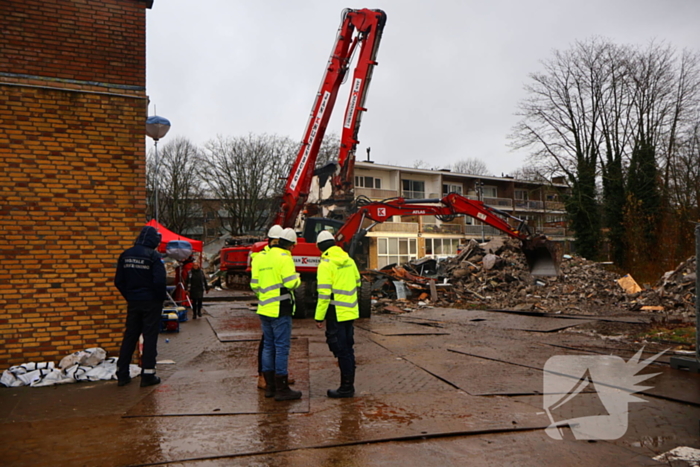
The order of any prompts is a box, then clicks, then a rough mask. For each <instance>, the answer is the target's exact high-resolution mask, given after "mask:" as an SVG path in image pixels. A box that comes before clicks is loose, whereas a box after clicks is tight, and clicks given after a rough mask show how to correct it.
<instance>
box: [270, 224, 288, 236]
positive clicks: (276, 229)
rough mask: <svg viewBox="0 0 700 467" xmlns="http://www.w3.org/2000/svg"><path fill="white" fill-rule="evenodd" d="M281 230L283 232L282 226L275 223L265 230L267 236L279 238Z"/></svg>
mask: <svg viewBox="0 0 700 467" xmlns="http://www.w3.org/2000/svg"><path fill="white" fill-rule="evenodd" d="M282 232H284V229H283V228H282V226H281V225H277V224H275V225H273V226H272V227H270V230H268V231H267V238H280V236H282Z"/></svg>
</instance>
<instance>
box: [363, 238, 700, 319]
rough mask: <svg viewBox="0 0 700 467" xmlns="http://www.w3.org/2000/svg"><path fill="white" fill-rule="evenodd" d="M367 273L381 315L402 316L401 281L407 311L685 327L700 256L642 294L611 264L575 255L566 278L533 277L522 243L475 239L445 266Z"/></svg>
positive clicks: (418, 264)
mask: <svg viewBox="0 0 700 467" xmlns="http://www.w3.org/2000/svg"><path fill="white" fill-rule="evenodd" d="M365 275H366V277H367V278H368V279H370V280H371V281H372V282H373V287H372V288H373V295H374V296H375V298H377V305H376V310H377V312H382V311H385V312H393V313H396V312H397V310H395V309H394V308H396V299H397V294H396V286H395V285H394V282H401V283H403V284H404V285H403V287H404V288H405V289H406V290H408V295H407V297H406V299H407V300H401V301H400V302H401V306H399V309H400V310H401V312H404V311H406V310H407V308H408V309H410V308H413V309H415V308H417V307H419V305H418V303H419V302H421V305H425V306H428V305H429V306H437V307H463V308H473V307H481V308H488V309H512V310H520V311H536V312H546V313H563V314H579V315H588V314H600V313H601V312H603V313H614V312H616V311H640V312H647V313H661V314H663V316H664V318H673V319H680V320H683V321H684V320H686V319H689V318H691V317H693V316H695V304H694V293H695V258H694V257H691V258H689V259H688V260H687V261H685V262H683V263H682V264H681V265H679V266H678V267H677V268H676V269H675V270H674V271H669V272H668V273H666V274H664V276H663V278H662V279H661V280H660V281H659V282H658V283H657V284H656V286H655V287H653V288H652V287H646V288H643V287H641V286H639V285H638V284H637V283H636V282H635V281H634V279H633V278H632V276H631V275H626V276H624V277H620V275H619V274H617V273H615V272H612V271H610V270H608V269H606V265H603V264H600V263H596V262H593V261H588V260H586V259H583V258H579V257H572V256H569V255H565V256H564V258H563V259H562V263H561V275H560V276H557V277H537V278H535V277H533V276H532V275H531V274H530V272H529V269H528V266H527V263H526V260H525V256H524V255H523V253H522V251H521V249H520V242H518V241H517V240H515V239H499V241H498V243H495V242H494V241H491V242H489V243H487V244H483V245H479V244H478V243H477V242H476V241H474V240H472V241H471V242H470V243H469V244H467V245H466V246H465V248H464V249H463V250H462V251H461V252H460V253H459V254H458V255H456V256H454V257H450V258H447V259H445V260H442V261H436V260H432V259H430V260H429V259H426V258H422V259H421V260H418V261H414V262H410V263H406V264H402V265H390V266H388V267H386V268H384V269H382V270H375V271H369V272H366V273H365ZM431 281H433V282H434V291H433V293H434V292H435V291H436V292H437V300H434V299H433V298H434V297H433V296H432V294H431V287H430V286H431ZM388 305H391V306H393V307H394V308H388Z"/></svg>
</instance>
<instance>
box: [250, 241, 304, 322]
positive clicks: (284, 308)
mask: <svg viewBox="0 0 700 467" xmlns="http://www.w3.org/2000/svg"><path fill="white" fill-rule="evenodd" d="M300 284H301V279H300V278H299V274H297V272H296V269H295V268H294V260H293V259H292V255H291V253H290V252H289V251H287V250H285V249H283V248H280V247H277V246H273V247H272V248H270V249H269V251H267V252H265V253H262V252H261V253H259V254H258V255H257V256H256V257H255V258H254V261H253V263H252V265H251V284H250V286H251V288H252V289H253V290H254V291H255V293H256V295H257V296H258V311H257V312H258V314H259V315H264V316H269V317H271V318H278V317H280V316H286V315H293V314H294V297H293V294H292V290H294V289H296V288H297V287H299V285H300Z"/></svg>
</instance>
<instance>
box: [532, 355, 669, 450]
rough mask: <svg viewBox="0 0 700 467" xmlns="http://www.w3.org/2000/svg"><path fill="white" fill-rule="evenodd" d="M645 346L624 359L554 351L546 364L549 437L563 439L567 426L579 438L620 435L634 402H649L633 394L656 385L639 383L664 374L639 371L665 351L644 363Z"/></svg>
mask: <svg viewBox="0 0 700 467" xmlns="http://www.w3.org/2000/svg"><path fill="white" fill-rule="evenodd" d="M643 350H644V348H642V349H640V350H639V351H638V352H637V353H636V354H635V355H634V356H633V357H632V358H630V359H629V360H628V361H627V362H625V361H624V360H623V359H622V358H620V357H617V356H614V355H555V356H553V357H550V358H549V359H548V360H547V362H546V363H545V365H544V368H543V371H544V384H543V388H544V396H543V405H544V410H545V412H546V413H547V416H548V417H549V420H550V422H551V424H550V425H549V427H547V429H546V430H545V432H546V433H547V435H548V436H549V437H550V438H553V439H559V440H561V439H564V436H563V434H564V431H563V430H562V428H561V427H565V426H568V427H569V428H570V429H571V432H572V433H573V435H574V437H575V438H576V439H577V440H615V439H619V438H621V437H622V436H624V434H625V433H626V432H627V427H628V418H629V403H630V402H646V401H645V400H644V399H641V398H639V397H636V396H633V394H634V393H636V392H639V391H644V390H646V389H651V388H652V387H653V386H642V385H640V383H642V382H644V381H646V380H648V379H650V378H653V377H654V376H657V375H659V374H660V373H650V374H649V373H647V374H643V375H637V373H638V372H639V371H641V370H642V369H644V368H646V367H647V366H648V365H649V364H650V363H652V362H653V361H654V360H656V359H657V358H659V357H660V356H661V355H662V354H663V353H664V352H666V350H664V351H662V352H659V353H658V354H656V355H654V356H652V357H650V358H648V359H646V360H644V361H642V362H640V361H639V359H640V357H641V355H642V351H643ZM557 419H558V420H557Z"/></svg>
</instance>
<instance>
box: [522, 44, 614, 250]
mask: <svg viewBox="0 0 700 467" xmlns="http://www.w3.org/2000/svg"><path fill="white" fill-rule="evenodd" d="M601 44H602V42H601V41H599V40H593V41H591V42H588V43H585V42H579V43H577V44H576V45H575V46H574V48H573V49H572V50H571V51H567V52H560V51H555V52H554V57H553V58H552V59H550V60H546V61H544V62H543V65H544V68H545V71H544V72H543V73H534V74H532V75H530V78H531V80H532V81H533V83H532V84H529V85H527V86H526V87H525V89H526V91H527V92H528V94H529V97H528V98H527V99H526V100H525V101H523V102H521V104H520V106H519V109H520V110H519V112H518V114H519V115H520V116H521V117H522V119H521V121H520V122H519V124H518V125H517V127H516V128H515V130H514V133H513V136H512V137H513V140H514V147H515V148H529V149H531V150H532V151H533V152H532V156H531V158H532V159H533V161H536V162H538V163H539V164H541V165H543V166H545V167H548V168H549V170H550V171H551V172H559V173H564V174H566V176H567V179H568V182H569V184H570V185H571V190H572V192H571V196H570V197H569V198H568V200H567V203H566V206H567V211H568V213H569V217H570V219H571V222H572V227H573V228H574V230H575V231H576V247H577V251H579V252H580V253H581V254H583V255H584V256H589V257H593V256H596V254H597V251H598V246H599V243H600V241H599V240H600V215H599V212H598V201H597V188H596V175H597V172H596V168H597V162H598V155H599V149H600V144H601V136H600V133H599V131H598V125H599V123H600V119H601V106H602V102H601V100H602V97H601V92H600V89H601V87H602V85H603V83H604V81H605V74H604V70H603V69H601V67H600V66H599V65H598V64H599V63H600V59H601V57H602V56H603V52H604V46H603V45H601Z"/></svg>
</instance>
